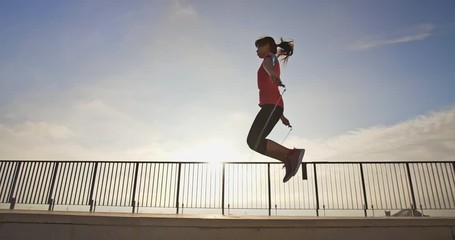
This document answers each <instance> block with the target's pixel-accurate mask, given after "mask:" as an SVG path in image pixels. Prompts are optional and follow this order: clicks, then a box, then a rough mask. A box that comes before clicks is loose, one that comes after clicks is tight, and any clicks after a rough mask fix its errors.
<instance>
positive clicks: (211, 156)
mask: <svg viewBox="0 0 455 240" xmlns="http://www.w3.org/2000/svg"><path fill="white" fill-rule="evenodd" d="M171 157H172V159H174V160H180V161H203V162H209V163H211V164H220V163H222V162H226V161H234V160H238V156H237V154H236V153H235V152H234V151H233V150H232V148H231V147H229V146H228V145H227V144H224V143H221V142H205V143H201V144H197V145H195V146H192V147H191V148H187V149H182V150H180V151H176V152H175V153H173V154H171Z"/></svg>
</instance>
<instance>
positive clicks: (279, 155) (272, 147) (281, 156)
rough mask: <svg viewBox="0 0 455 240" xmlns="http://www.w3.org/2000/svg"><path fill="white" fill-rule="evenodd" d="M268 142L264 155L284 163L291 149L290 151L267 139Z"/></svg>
mask: <svg viewBox="0 0 455 240" xmlns="http://www.w3.org/2000/svg"><path fill="white" fill-rule="evenodd" d="M266 142H267V145H266V150H265V153H264V155H266V156H268V157H271V158H274V159H276V160H279V161H281V162H284V161H285V160H286V157H287V155H288V154H289V152H290V151H291V149H288V148H286V147H284V146H282V145H281V144H278V143H276V142H274V141H272V140H269V139H266Z"/></svg>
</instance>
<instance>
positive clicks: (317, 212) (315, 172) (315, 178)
mask: <svg viewBox="0 0 455 240" xmlns="http://www.w3.org/2000/svg"><path fill="white" fill-rule="evenodd" d="M316 167H317V163H313V175H314V191H315V194H314V195H315V201H316V216H317V217H319V186H318V175H317V169H316Z"/></svg>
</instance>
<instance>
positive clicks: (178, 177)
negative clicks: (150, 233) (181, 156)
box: [175, 163, 182, 214]
mask: <svg viewBox="0 0 455 240" xmlns="http://www.w3.org/2000/svg"><path fill="white" fill-rule="evenodd" d="M181 175H182V163H178V175H177V193H176V197H175V208H176V209H177V212H176V214H179V204H180V201H179V198H180V178H181Z"/></svg>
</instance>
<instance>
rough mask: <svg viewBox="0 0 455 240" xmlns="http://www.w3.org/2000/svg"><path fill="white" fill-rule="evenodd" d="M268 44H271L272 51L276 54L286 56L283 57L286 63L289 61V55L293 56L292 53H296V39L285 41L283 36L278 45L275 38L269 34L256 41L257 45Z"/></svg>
mask: <svg viewBox="0 0 455 240" xmlns="http://www.w3.org/2000/svg"><path fill="white" fill-rule="evenodd" d="M266 44H269V46H270V50H271V51H272V53H273V54H275V55H276V54H277V53H278V57H280V56H284V58H283V59H282V61H283V62H284V63H287V62H288V58H289V56H292V54H293V53H294V41H293V40H291V41H284V40H283V38H281V43H280V44H278V45H277V44H276V43H275V40H274V39H273V38H272V37H268V36H267V37H263V38H260V39H258V40H256V42H255V45H256V47H261V46H264V45H266ZM278 48H279V49H278ZM278 50H279V51H278Z"/></svg>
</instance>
